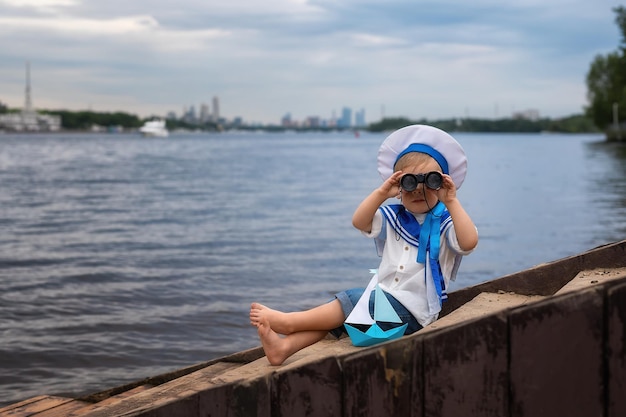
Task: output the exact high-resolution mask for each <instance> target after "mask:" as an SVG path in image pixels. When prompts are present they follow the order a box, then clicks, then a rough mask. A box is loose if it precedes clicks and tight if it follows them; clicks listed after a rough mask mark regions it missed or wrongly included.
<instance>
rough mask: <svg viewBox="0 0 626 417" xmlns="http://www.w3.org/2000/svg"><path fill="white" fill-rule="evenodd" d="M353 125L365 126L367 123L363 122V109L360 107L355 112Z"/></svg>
mask: <svg viewBox="0 0 626 417" xmlns="http://www.w3.org/2000/svg"><path fill="white" fill-rule="evenodd" d="M354 125H355V126H356V127H365V126H367V123H365V109H361V110H359V111H357V112H356V114H355V115H354Z"/></svg>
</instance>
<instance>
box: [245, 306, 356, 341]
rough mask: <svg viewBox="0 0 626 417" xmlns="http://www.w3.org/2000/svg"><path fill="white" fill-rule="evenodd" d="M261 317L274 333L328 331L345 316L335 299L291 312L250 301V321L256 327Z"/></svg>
mask: <svg viewBox="0 0 626 417" xmlns="http://www.w3.org/2000/svg"><path fill="white" fill-rule="evenodd" d="M262 319H265V320H267V323H268V325H269V326H270V327H271V328H272V330H273V331H275V332H276V333H280V334H292V333H296V332H302V331H308V330H324V331H329V330H332V329H334V328H337V327H339V326H341V325H342V324H343V322H344V320H345V319H346V317H345V315H344V313H343V309H342V308H341V303H340V302H339V300H337V299H335V300H333V301H331V302H329V303H326V304H322V305H320V306H318V307H315V308H312V309H311V310H306V311H296V312H293V313H284V312H282V311H278V310H273V309H271V308H268V307H266V306H264V305H262V304H259V303H252V305H251V307H250V323H252V325H254V326H257V327H258V323H259V322H260V321H261V320H262Z"/></svg>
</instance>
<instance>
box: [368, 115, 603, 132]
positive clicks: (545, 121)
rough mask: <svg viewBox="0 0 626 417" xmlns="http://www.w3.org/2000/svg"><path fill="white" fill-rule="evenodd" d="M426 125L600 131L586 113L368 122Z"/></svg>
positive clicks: (376, 126)
mask: <svg viewBox="0 0 626 417" xmlns="http://www.w3.org/2000/svg"><path fill="white" fill-rule="evenodd" d="M416 123H419V124H427V125H431V126H435V127H438V128H439V129H442V130H445V131H446V132H494V133H496V132H498V133H504V132H519V133H539V132H558V133H589V132H598V128H597V127H596V126H595V125H594V123H593V121H592V120H591V119H590V118H589V117H587V116H585V115H582V114H581V115H574V116H569V117H564V118H560V119H549V118H542V119H538V120H530V119H525V118H504V119H495V120H493V119H472V118H464V119H456V118H454V119H442V120H426V119H421V120H410V119H407V118H404V117H398V118H386V119H383V120H382V121H380V122H378V123H373V124H371V125H369V128H368V130H370V131H372V132H382V131H385V130H395V129H399V128H401V127H404V126H408V125H410V124H416Z"/></svg>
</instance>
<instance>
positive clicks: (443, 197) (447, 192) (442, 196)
mask: <svg viewBox="0 0 626 417" xmlns="http://www.w3.org/2000/svg"><path fill="white" fill-rule="evenodd" d="M441 175H442V176H443V184H441V188H440V189H438V190H437V198H439V201H441V202H442V203H443V204H445V205H447V204H448V203H449V202H451V201H454V200H455V199H456V185H454V181H452V177H450V176H449V175H447V174H441Z"/></svg>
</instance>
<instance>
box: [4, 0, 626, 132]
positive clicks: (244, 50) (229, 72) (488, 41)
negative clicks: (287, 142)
mask: <svg viewBox="0 0 626 417" xmlns="http://www.w3.org/2000/svg"><path fill="white" fill-rule="evenodd" d="M605 3H606V4H604V3H603V5H604V6H598V4H595V3H594V4H591V3H589V2H587V1H584V0H555V1H553V2H544V1H539V0H520V1H518V2H515V3H502V2H500V1H495V0H493V1H491V0H490V1H486V0H477V1H475V2H471V3H468V2H463V1H461V0H441V1H435V0H425V1H421V2H419V3H416V2H414V1H409V0H389V1H386V2H380V1H371V0H359V1H356V0H342V1H336V0H309V1H307V0H268V1H264V2H263V3H259V2H258V1H256V0H231V1H229V2H223V1H216V0H205V1H199V0H180V1H179V2H176V3H173V2H171V1H169V0H153V1H151V2H149V3H146V2H134V1H127V0H124V1H122V0H108V1H95V0H93V1H88V0H0V63H2V65H0V92H1V94H2V95H1V96H0V100H2V101H4V102H8V103H9V104H10V105H11V106H19V105H21V103H22V102H23V89H24V87H23V68H24V62H25V61H26V60H30V61H32V71H33V84H34V85H33V89H34V90H33V92H34V97H35V105H36V106H39V107H66V108H74V109H79V108H84V107H85V106H86V105H90V106H92V108H94V109H98V110H106V109H110V110H126V111H131V112H136V113H138V114H141V115H145V114H150V113H160V114H164V113H165V112H167V111H168V110H179V109H181V108H182V107H183V106H188V105H192V104H194V105H196V106H198V105H199V104H200V103H201V102H207V103H208V102H210V100H211V97H213V96H214V95H218V96H219V97H220V99H221V100H222V102H223V105H222V110H223V112H224V114H225V115H226V116H229V117H232V116H235V115H239V116H243V117H244V118H245V119H250V120H263V121H266V122H277V121H278V120H279V118H280V117H281V116H282V115H283V114H284V113H286V112H288V111H291V112H292V113H293V114H294V117H302V118H303V117H306V116H309V115H320V116H323V117H328V116H329V115H330V114H331V113H332V111H333V110H335V111H339V110H340V109H341V107H343V106H350V107H353V108H355V109H356V108H361V107H363V108H366V109H367V113H368V114H369V115H371V119H370V121H372V120H374V118H375V117H379V115H380V114H381V113H382V112H381V108H383V106H384V108H385V109H386V110H385V113H386V114H387V115H388V116H391V115H394V114H402V115H406V116H409V117H429V118H433V117H446V116H453V115H459V114H462V113H464V112H466V111H467V110H466V109H468V108H470V109H473V110H470V111H471V113H473V114H474V115H475V116H485V117H492V116H493V115H494V113H495V112H494V108H499V109H500V110H499V112H500V115H501V116H503V115H505V114H507V113H508V112H509V110H510V109H512V108H517V109H518V110H519V109H522V108H526V107H532V108H537V109H538V110H539V111H540V112H541V113H542V114H544V115H550V116H560V115H567V114H570V113H574V112H580V111H581V110H582V107H583V106H584V104H585V97H584V91H585V85H584V76H585V72H586V70H587V69H588V67H589V65H590V63H591V60H592V59H593V57H594V56H595V55H596V54H598V53H606V52H607V51H610V50H613V49H615V48H617V45H618V43H619V33H618V31H617V28H616V25H615V24H614V22H613V19H614V15H613V13H612V11H611V7H614V6H616V5H617V4H618V3H617V1H616V0H611V1H607V2H605ZM505 109H506V112H505Z"/></svg>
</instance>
